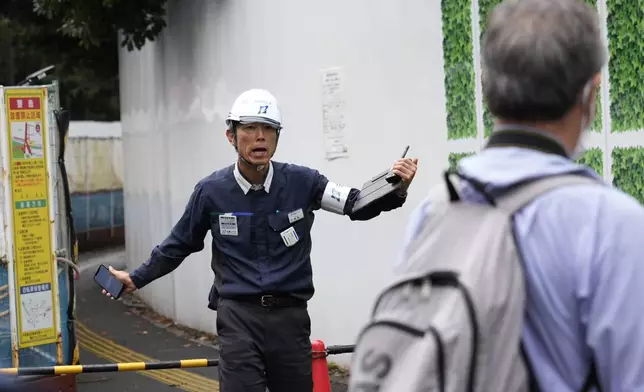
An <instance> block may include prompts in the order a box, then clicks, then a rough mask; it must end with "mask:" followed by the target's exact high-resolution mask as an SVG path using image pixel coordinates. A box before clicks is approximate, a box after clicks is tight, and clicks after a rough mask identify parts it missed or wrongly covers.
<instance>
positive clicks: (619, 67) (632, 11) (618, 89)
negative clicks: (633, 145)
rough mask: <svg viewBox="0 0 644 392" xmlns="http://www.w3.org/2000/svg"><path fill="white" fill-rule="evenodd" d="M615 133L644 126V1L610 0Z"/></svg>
mask: <svg viewBox="0 0 644 392" xmlns="http://www.w3.org/2000/svg"><path fill="white" fill-rule="evenodd" d="M606 5H607V8H608V18H607V24H608V41H609V48H610V61H609V64H608V69H609V75H610V97H611V98H610V101H611V102H610V110H611V121H612V132H624V131H634V130H639V129H643V128H644V83H642V80H643V78H644V43H643V42H642V39H643V38H644V1H642V0H607V2H606Z"/></svg>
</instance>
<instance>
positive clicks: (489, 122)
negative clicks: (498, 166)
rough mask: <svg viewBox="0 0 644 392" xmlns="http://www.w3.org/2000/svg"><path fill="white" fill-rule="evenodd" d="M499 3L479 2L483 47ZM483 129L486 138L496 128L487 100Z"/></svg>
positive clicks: (493, 0) (484, 107)
mask: <svg viewBox="0 0 644 392" xmlns="http://www.w3.org/2000/svg"><path fill="white" fill-rule="evenodd" d="M499 3H501V0H479V29H480V32H481V34H480V37H479V39H481V45H482V44H483V42H482V39H483V34H485V27H486V26H487V17H488V15H489V14H490V12H492V10H493V9H494V7H496V6H497V5H498V4H499ZM483 128H484V132H485V136H486V137H488V136H490V135H491V134H492V129H493V128H494V118H493V117H492V113H490V110H489V109H488V107H487V105H486V104H485V99H484V100H483Z"/></svg>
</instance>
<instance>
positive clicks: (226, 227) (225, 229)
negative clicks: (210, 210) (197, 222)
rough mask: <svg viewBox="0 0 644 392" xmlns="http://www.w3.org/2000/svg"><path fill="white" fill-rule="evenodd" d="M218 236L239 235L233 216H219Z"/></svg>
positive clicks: (235, 218) (235, 219)
mask: <svg viewBox="0 0 644 392" xmlns="http://www.w3.org/2000/svg"><path fill="white" fill-rule="evenodd" d="M219 234H221V235H232V236H236V235H239V230H238V229H237V217H236V216H234V215H219Z"/></svg>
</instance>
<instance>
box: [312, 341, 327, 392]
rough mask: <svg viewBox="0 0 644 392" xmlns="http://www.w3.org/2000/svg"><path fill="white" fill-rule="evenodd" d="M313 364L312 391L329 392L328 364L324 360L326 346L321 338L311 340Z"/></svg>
mask: <svg viewBox="0 0 644 392" xmlns="http://www.w3.org/2000/svg"><path fill="white" fill-rule="evenodd" d="M311 348H312V350H311V351H312V360H311V362H312V366H313V369H312V370H313V392H331V379H330V378H329V365H328V364H327V362H326V347H325V346H324V342H323V341H321V340H314V341H312V342H311Z"/></svg>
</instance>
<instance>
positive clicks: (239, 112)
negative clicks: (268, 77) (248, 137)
mask: <svg viewBox="0 0 644 392" xmlns="http://www.w3.org/2000/svg"><path fill="white" fill-rule="evenodd" d="M232 121H239V122H240V123H242V124H249V123H253V122H260V123H264V124H268V125H270V126H272V127H274V128H276V129H281V128H282V114H281V113H280V109H279V106H278V104H277V99H275V97H274V96H273V94H271V93H269V92H268V91H266V90H260V89H251V90H248V91H244V92H243V93H242V94H241V95H240V96H239V97H237V99H236V100H235V103H234V104H233V107H232V108H231V109H230V113H228V117H227V118H226V124H228V126H230V124H231V122H232Z"/></svg>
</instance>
